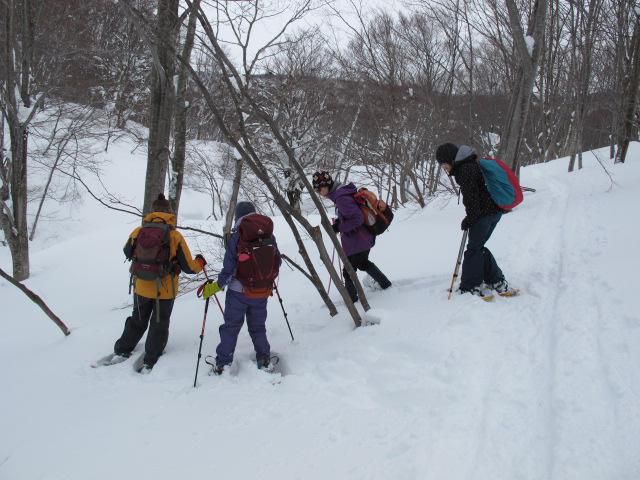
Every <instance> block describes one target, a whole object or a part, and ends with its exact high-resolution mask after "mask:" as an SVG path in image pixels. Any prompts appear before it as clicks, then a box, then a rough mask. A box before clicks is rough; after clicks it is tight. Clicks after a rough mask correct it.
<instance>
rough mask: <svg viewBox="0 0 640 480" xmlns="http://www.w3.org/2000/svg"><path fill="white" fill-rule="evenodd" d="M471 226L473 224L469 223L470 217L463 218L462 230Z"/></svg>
mask: <svg viewBox="0 0 640 480" xmlns="http://www.w3.org/2000/svg"><path fill="white" fill-rule="evenodd" d="M470 226H471V224H470V223H469V219H468V218H467V217H464V218H463V219H462V223H461V224H460V228H462V230H469V227H470Z"/></svg>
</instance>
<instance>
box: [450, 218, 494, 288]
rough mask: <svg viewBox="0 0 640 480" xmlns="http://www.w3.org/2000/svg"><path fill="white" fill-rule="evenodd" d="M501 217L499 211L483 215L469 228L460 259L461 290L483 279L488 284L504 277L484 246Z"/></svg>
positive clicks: (471, 286)
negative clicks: (465, 245) (462, 255)
mask: <svg viewBox="0 0 640 480" xmlns="http://www.w3.org/2000/svg"><path fill="white" fill-rule="evenodd" d="M501 217H502V214H501V213H494V214H491V215H484V216H482V217H480V218H479V219H478V220H477V221H476V222H475V223H474V224H473V225H471V227H470V228H469V243H467V250H466V251H465V252H464V260H463V261H462V278H461V279H460V290H461V291H463V292H464V291H468V290H471V289H472V288H474V287H479V286H480V284H482V282H483V281H484V282H485V283H486V284H487V285H489V284H493V283H497V282H499V281H500V280H502V279H503V278H504V276H503V274H502V270H500V267H498V264H497V263H496V259H495V258H493V255H492V254H491V252H490V251H489V249H488V248H487V247H485V246H484V244H485V243H487V240H489V237H491V234H492V233H493V230H494V228H496V225H497V224H498V222H499V221H500V218H501Z"/></svg>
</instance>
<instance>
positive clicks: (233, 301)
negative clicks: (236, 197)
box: [203, 202, 280, 375]
mask: <svg viewBox="0 0 640 480" xmlns="http://www.w3.org/2000/svg"><path fill="white" fill-rule="evenodd" d="M255 212H256V208H255V206H254V205H253V203H251V202H238V205H237V206H236V211H235V226H234V228H233V231H232V234H231V236H230V237H229V241H228V242H227V249H226V251H225V254H224V261H223V264H222V271H221V272H220V274H219V275H218V280H217V281H216V282H213V283H208V284H206V285H205V287H204V289H203V297H204V298H205V299H207V298H209V297H210V296H211V295H214V294H216V293H218V292H220V291H221V290H223V289H224V288H225V287H228V288H227V295H226V299H225V309H224V323H223V324H222V325H220V328H219V332H220V343H219V344H218V347H217V348H216V362H215V365H214V366H213V373H215V374H216V375H221V374H222V372H223V371H224V368H225V367H226V366H227V365H230V364H231V363H232V362H233V354H234V351H235V349H236V343H237V341H238V335H239V334H240V330H241V329H242V325H243V324H244V319H245V316H246V318H247V328H248V329H249V335H250V336H251V341H252V342H253V347H254V350H255V352H256V362H257V365H258V368H260V369H261V370H267V371H270V370H272V369H273V367H272V365H271V346H270V345H269V341H268V340H267V329H266V321H267V300H268V299H267V298H251V297H250V296H247V293H246V292H245V288H244V287H243V285H242V283H240V281H239V280H238V279H237V278H236V277H235V275H236V271H237V264H238V244H239V242H240V231H239V228H240V223H241V222H242V221H243V220H245V219H246V218H247V217H249V216H250V215H252V214H255ZM272 240H273V245H274V246H275V248H276V251H277V249H278V246H277V245H276V243H275V237H272ZM276 256H277V266H276V267H278V268H279V267H280V254H279V252H278V253H277V255H276Z"/></svg>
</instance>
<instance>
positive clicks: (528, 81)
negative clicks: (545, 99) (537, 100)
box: [498, 0, 548, 173]
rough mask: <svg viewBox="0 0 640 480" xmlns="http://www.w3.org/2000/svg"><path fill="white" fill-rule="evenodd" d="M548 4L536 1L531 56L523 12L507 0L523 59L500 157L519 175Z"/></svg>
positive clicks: (531, 20)
mask: <svg viewBox="0 0 640 480" xmlns="http://www.w3.org/2000/svg"><path fill="white" fill-rule="evenodd" d="M547 3H548V2H547V0H536V2H535V6H534V9H533V12H532V14H531V18H530V21H529V28H528V29H527V37H532V38H533V42H534V44H533V49H532V52H531V53H529V47H528V45H527V40H526V38H525V35H524V32H523V31H522V27H521V26H520V12H519V11H518V7H517V5H516V3H515V0H506V5H507V10H508V12H509V21H510V24H511V29H512V31H513V37H514V43H515V45H516V48H517V51H518V56H519V58H520V64H519V67H518V73H517V76H516V82H515V85H514V89H513V94H512V96H511V102H510V104H509V111H508V113H507V117H506V122H505V126H504V128H503V130H502V135H501V138H500V149H499V152H498V155H499V156H500V157H501V158H502V159H503V160H504V162H505V163H506V164H507V165H509V166H510V167H511V169H512V170H513V171H514V172H516V173H518V171H519V158H518V153H519V151H520V144H521V142H522V138H523V136H524V129H525V126H526V122H527V117H528V115H529V107H530V105H531V95H532V93H533V86H534V82H535V77H536V71H537V69H538V64H539V62H540V53H541V51H542V43H543V36H544V27H545V21H546V15H547Z"/></svg>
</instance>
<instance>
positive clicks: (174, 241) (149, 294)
mask: <svg viewBox="0 0 640 480" xmlns="http://www.w3.org/2000/svg"><path fill="white" fill-rule="evenodd" d="M154 219H161V220H163V221H164V222H166V223H168V224H169V225H171V227H172V229H171V232H170V233H169V237H170V245H169V249H170V255H171V261H172V262H173V263H175V264H176V268H175V270H174V272H175V273H174V274H173V275H166V276H165V277H163V278H162V282H161V285H160V292H159V295H158V284H157V283H156V282H155V281H153V280H142V279H139V278H136V280H135V292H136V295H140V296H141V297H146V298H153V299H155V298H156V297H158V298H159V299H160V300H170V299H172V298H176V295H177V294H178V283H179V282H178V277H179V276H180V272H185V273H190V274H194V273H199V272H201V271H202V267H201V266H200V263H198V262H196V261H195V260H194V259H193V257H192V256H191V252H190V251H189V247H188V246H187V242H185V240H184V237H183V236H182V234H180V232H178V231H177V230H176V229H175V228H176V224H177V223H176V216H175V215H174V214H172V213H164V212H152V213H150V214H148V215H147V216H146V217H144V220H143V222H144V223H147V222H152V221H153V220H154ZM141 228H142V227H138V228H136V229H135V230H134V231H133V232H131V235H129V238H128V239H127V243H126V244H125V246H124V249H123V250H124V254H125V256H126V257H127V258H128V259H129V260H131V256H132V254H133V246H134V244H135V241H136V238H137V237H138V232H140V229H141Z"/></svg>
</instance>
